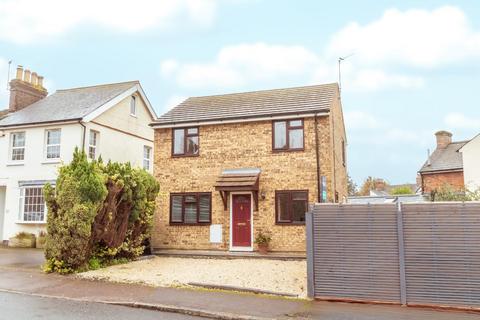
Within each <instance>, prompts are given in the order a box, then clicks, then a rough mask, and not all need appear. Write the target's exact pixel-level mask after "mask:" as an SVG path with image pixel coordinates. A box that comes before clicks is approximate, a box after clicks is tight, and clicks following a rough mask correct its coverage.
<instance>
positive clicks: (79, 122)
mask: <svg viewBox="0 0 480 320" xmlns="http://www.w3.org/2000/svg"><path fill="white" fill-rule="evenodd" d="M78 124H79V125H81V126H82V127H83V137H82V151H85V137H86V135H87V127H86V126H85V125H84V124H83V123H82V121H81V120H80V121H78Z"/></svg>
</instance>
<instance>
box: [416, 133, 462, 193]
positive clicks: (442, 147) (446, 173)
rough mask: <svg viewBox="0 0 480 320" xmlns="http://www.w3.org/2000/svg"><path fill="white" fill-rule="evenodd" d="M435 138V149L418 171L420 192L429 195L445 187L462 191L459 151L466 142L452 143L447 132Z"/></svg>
mask: <svg viewBox="0 0 480 320" xmlns="http://www.w3.org/2000/svg"><path fill="white" fill-rule="evenodd" d="M435 136H436V141H437V147H436V149H435V151H433V153H432V154H431V155H429V156H428V158H427V160H426V161H425V163H424V164H423V166H422V167H421V168H420V170H419V171H418V173H419V175H420V181H421V187H422V192H423V193H424V194H430V193H431V192H432V191H434V190H438V189H439V188H441V187H443V186H446V185H448V186H450V187H451V188H453V189H454V190H456V191H462V190H464V188H465V184H464V179H463V160H462V153H460V152H459V150H460V149H461V148H462V147H463V146H464V145H465V144H466V143H467V141H456V142H454V141H452V134H451V133H450V132H448V131H438V132H437V133H435Z"/></svg>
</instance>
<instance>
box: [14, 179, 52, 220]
mask: <svg viewBox="0 0 480 320" xmlns="http://www.w3.org/2000/svg"><path fill="white" fill-rule="evenodd" d="M26 189H40V190H41V193H42V197H43V200H44V201H43V219H42V220H25V199H26V196H25V190H26ZM19 205H20V208H19V217H18V222H19V223H33V224H38V223H46V222H47V204H46V202H45V195H44V194H43V186H24V187H20V198H19ZM37 214H38V212H37Z"/></svg>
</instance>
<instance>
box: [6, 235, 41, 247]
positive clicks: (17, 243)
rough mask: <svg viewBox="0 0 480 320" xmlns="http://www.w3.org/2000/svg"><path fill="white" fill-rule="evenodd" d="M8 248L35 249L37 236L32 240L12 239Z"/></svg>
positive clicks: (9, 240)
mask: <svg viewBox="0 0 480 320" xmlns="http://www.w3.org/2000/svg"><path fill="white" fill-rule="evenodd" d="M8 246H9V247H13V248H35V236H33V237H31V238H17V237H12V238H10V239H8Z"/></svg>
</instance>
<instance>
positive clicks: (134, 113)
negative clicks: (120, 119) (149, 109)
mask: <svg viewBox="0 0 480 320" xmlns="http://www.w3.org/2000/svg"><path fill="white" fill-rule="evenodd" d="M130 115H131V116H133V117H136V116H137V97H135V96H131V97H130Z"/></svg>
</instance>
